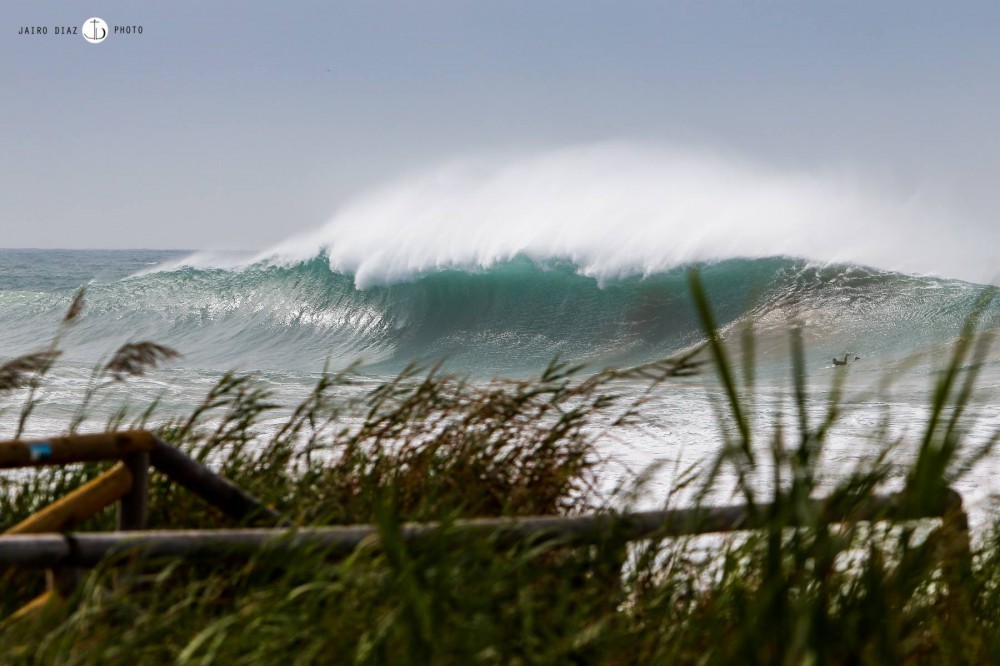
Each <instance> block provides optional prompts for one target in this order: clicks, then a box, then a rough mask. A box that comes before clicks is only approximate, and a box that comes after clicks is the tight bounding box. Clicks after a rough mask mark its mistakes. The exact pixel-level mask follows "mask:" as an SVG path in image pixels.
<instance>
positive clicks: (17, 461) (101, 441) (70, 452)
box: [0, 430, 153, 468]
mask: <svg viewBox="0 0 1000 666" xmlns="http://www.w3.org/2000/svg"><path fill="white" fill-rule="evenodd" d="M152 448H153V435H152V434H151V433H149V432H146V431H145V430H129V431H122V432H109V433H99V434H93V435H69V436H66V437H52V438H50V439H40V440H31V441H21V440H14V441H10V442H0V468H12V467H40V466H42V465H63V464H66V463H78V462H92V461H96V460H120V459H122V458H124V457H126V456H128V455H129V454H132V453H140V452H143V451H149V450H150V449H152Z"/></svg>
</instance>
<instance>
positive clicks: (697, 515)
mask: <svg viewBox="0 0 1000 666" xmlns="http://www.w3.org/2000/svg"><path fill="white" fill-rule="evenodd" d="M956 507H957V508H958V510H959V511H960V510H961V498H960V497H959V496H958V494H957V493H954V492H951V493H950V494H949V496H948V501H947V502H946V503H945V506H942V507H941V510H940V511H935V512H920V513H915V512H913V511H911V510H909V509H908V508H907V507H906V506H905V505H904V504H903V503H902V501H901V497H900V496H899V495H881V496H874V497H872V498H870V499H869V500H868V501H866V502H864V503H863V504H861V505H857V506H853V507H851V508H850V509H849V510H847V511H838V510H836V509H835V508H834V507H830V506H827V505H826V504H824V503H823V502H822V501H821V500H815V501H814V502H813V506H812V507H811V508H812V510H814V511H816V512H817V513H816V515H819V516H821V517H822V520H823V521H825V522H829V523H844V522H866V521H880V520H910V519H917V518H931V517H938V518H947V517H948V516H949V513H951V512H954V510H955V509H956ZM772 509H773V507H771V506H770V505H757V506H756V507H755V509H754V510H753V511H751V510H750V509H748V508H747V507H745V506H726V507H714V508H705V509H675V510H667V511H644V512H636V513H625V514H614V513H607V514H598V515H589V516H536V517H526V518H494V519H473V520H459V521H455V522H454V523H452V524H450V525H447V526H442V525H440V524H438V523H408V524H404V525H402V526H400V537H401V538H402V540H403V541H405V542H419V541H420V540H421V539H424V538H428V537H431V536H434V535H435V534H437V533H439V532H440V531H441V530H443V529H445V530H448V531H450V532H452V533H455V534H459V535H466V536H474V537H488V538H493V539H495V540H496V541H497V542H499V543H503V544H508V543H515V542H520V541H532V542H538V541H551V540H555V541H559V542H561V543H566V544H574V545H581V544H588V543H598V542H601V541H605V540H612V541H616V542H627V541H634V540H637V539H644V538H651V537H680V536H690V535H697V534H709V533H717V532H731V531H736V530H750V529H756V528H760V527H764V526H765V525H767V524H768V523H767V522H766V519H765V518H764V516H766V515H769V512H770V511H772ZM956 515H958V514H956ZM962 515H964V514H962ZM785 524H786V525H787V526H788V527H794V526H795V525H794V522H792V521H789V522H787V523H785ZM964 529H967V526H965V525H959V530H960V531H961V530H964ZM377 537H378V529H377V528H376V527H375V526H373V525H350V526H343V527H301V528H257V529H224V530H161V531H145V532H142V531H140V532H116V533H77V534H65V535H60V534H38V535H19V536H4V537H0V564H17V565H22V566H46V567H50V566H93V565H95V564H97V563H98V562H99V561H101V560H102V559H104V558H105V557H108V556H111V555H115V554H121V553H126V552H127V553H129V554H133V555H142V556H147V557H212V558H218V557H241V558H245V557H249V556H252V555H253V554H255V553H257V552H259V551H261V550H262V549H267V550H269V551H271V552H278V553H281V552H291V551H294V550H297V549H301V548H314V549H322V550H324V551H325V552H327V553H328V554H329V555H330V556H331V557H337V556H341V557H342V556H346V555H349V554H350V553H351V552H353V551H354V549H355V548H357V547H358V546H360V545H361V544H362V543H364V542H374V541H375V540H376V539H377Z"/></svg>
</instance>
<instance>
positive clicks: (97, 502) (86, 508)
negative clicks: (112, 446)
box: [4, 463, 132, 535]
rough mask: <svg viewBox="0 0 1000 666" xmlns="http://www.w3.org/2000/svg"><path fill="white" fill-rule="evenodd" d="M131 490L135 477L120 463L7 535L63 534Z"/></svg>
mask: <svg viewBox="0 0 1000 666" xmlns="http://www.w3.org/2000/svg"><path fill="white" fill-rule="evenodd" d="M131 489H132V473H131V472H130V471H129V469H128V468H127V467H125V465H122V464H121V463H119V464H117V465H115V466H114V467H112V468H111V469H109V470H108V471H107V472H105V473H104V474H101V475H100V476H99V477H97V478H95V479H91V480H90V481H88V482H87V483H85V484H83V485H82V486H80V487H79V488H77V489H76V490H74V491H73V492H71V493H69V494H68V495H66V496H65V497H62V498H60V499H58V500H56V501H55V502H53V503H52V504H49V505H48V506H46V507H45V508H44V509H42V510H41V511H38V512H37V513H34V514H32V515H30V516H28V517H27V518H25V519H24V520H22V521H21V522H20V523H18V524H17V525H15V526H13V527H11V528H10V529H9V530H7V531H6V532H4V535H12V534H38V533H41V532H64V531H66V530H69V529H71V528H72V527H73V526H74V525H76V524H78V523H80V522H82V521H83V520H86V519H87V518H90V517H91V516H93V515H95V514H96V513H98V512H99V511H100V510H101V509H103V508H104V507H106V506H108V505H109V504H112V503H114V502H116V501H118V500H119V499H121V498H122V497H123V496H125V495H126V494H127V493H128V492H129V491H130V490H131Z"/></svg>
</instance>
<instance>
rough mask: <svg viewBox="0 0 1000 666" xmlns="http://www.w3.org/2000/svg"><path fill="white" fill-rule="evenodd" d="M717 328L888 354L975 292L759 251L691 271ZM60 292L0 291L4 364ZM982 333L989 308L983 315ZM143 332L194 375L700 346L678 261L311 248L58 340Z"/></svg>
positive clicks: (190, 274) (603, 359) (931, 330)
mask: <svg viewBox="0 0 1000 666" xmlns="http://www.w3.org/2000/svg"><path fill="white" fill-rule="evenodd" d="M701 270H702V275H703V278H704V281H705V283H706V286H707V289H708V291H709V294H710V297H711V299H712V303H713V306H714V308H715V311H716V316H717V318H718V321H719V323H720V325H722V326H723V327H727V328H729V329H732V328H734V327H738V326H740V325H742V323H744V322H748V321H752V322H753V325H754V328H755V330H756V332H757V334H758V335H759V336H760V338H761V339H762V340H763V341H764V343H765V344H762V346H761V349H762V350H763V353H764V354H765V356H766V353H767V350H768V346H767V344H766V341H767V340H769V339H773V340H781V339H785V337H786V335H787V331H788V330H789V329H790V328H792V327H795V326H800V327H802V328H803V329H804V330H805V331H806V334H807V339H808V340H809V341H810V349H811V354H812V358H813V359H814V360H815V362H816V363H828V359H829V357H830V356H831V355H832V354H833V353H838V354H839V353H844V352H845V351H851V352H855V353H859V354H861V355H862V356H864V357H866V358H871V357H875V358H879V357H881V358H890V357H893V358H897V357H900V356H904V355H906V354H909V353H911V352H914V351H920V350H926V349H928V348H929V347H930V346H932V345H933V344H936V343H940V342H942V341H946V340H948V339H950V338H951V337H953V336H954V335H956V334H957V333H958V331H959V330H960V327H961V325H962V322H963V321H964V320H965V318H966V317H967V316H968V315H969V313H970V312H971V311H972V309H973V306H974V303H975V300H976V298H977V296H978V294H980V293H981V292H982V290H983V289H984V287H982V286H980V285H975V284H971V283H966V282H962V281H957V280H945V279H941V278H934V277H920V276H910V275H905V274H900V273H893V272H888V271H881V270H876V269H871V268H862V267H858V266H854V265H849V264H816V263H812V262H808V261H805V260H801V259H792V258H786V257H770V258H759V259H728V260H724V261H717V262H710V263H706V264H703V265H702V269H701ZM71 293H72V292H71V291H70V290H68V289H54V290H46V291H29V290H6V291H0V345H3V349H4V350H5V355H13V354H16V353H22V352H24V351H28V350H30V349H33V348H35V347H37V346H38V345H39V343H40V341H42V340H45V339H47V336H48V335H51V334H52V333H53V332H54V329H55V327H56V325H57V324H58V321H59V318H60V314H61V312H62V310H63V309H64V308H65V307H66V305H67V304H68V302H69V298H70V296H71ZM986 319H987V325H994V324H995V323H996V322H997V321H998V310H997V308H996V307H993V308H992V309H990V310H989V311H988V312H987V313H986ZM141 338H151V339H155V340H157V341H160V342H163V343H166V344H169V345H171V346H173V347H175V348H177V349H179V350H180V351H182V352H183V353H184V354H185V361H184V364H185V365H186V366H190V367H201V368H206V369H228V368H241V369H274V370H294V371H306V372H308V371H316V370H319V369H320V368H321V367H322V366H323V364H324V363H325V362H326V361H327V360H329V361H330V362H331V363H332V365H334V366H343V365H346V364H347V363H350V362H353V361H361V362H363V363H365V364H366V365H367V367H368V368H370V369H372V370H373V371H377V370H379V369H385V370H392V369H396V368H398V367H400V366H402V365H404V364H406V363H408V362H410V361H412V360H414V359H425V360H433V359H439V358H447V359H449V362H450V363H452V364H453V365H454V366H456V367H461V368H465V369H468V370H471V371H475V372H483V373H488V374H489V373H519V372H527V371H533V370H535V369H537V368H538V367H540V366H541V365H544V364H545V363H547V362H549V361H550V360H551V359H552V358H553V357H554V356H555V355H560V356H561V357H563V358H566V359H571V360H574V361H582V362H587V363H590V364H592V365H597V366H600V365H608V364H627V363H634V362H640V361H643V360H648V359H652V358H657V357H661V356H663V355H666V354H670V353H672V352H676V351H677V350H680V349H684V348H686V347H688V346H690V345H692V344H695V343H697V342H698V341H699V340H700V339H701V329H700V326H699V324H698V322H697V319H696V316H695V312H694V308H693V306H692V303H691V300H690V295H689V289H688V284H687V266H678V267H675V268H672V269H668V270H665V271H661V272H655V273H652V274H648V275H633V276H628V277H622V278H618V279H610V280H605V281H604V282H603V283H600V282H599V281H598V280H597V279H596V278H594V277H590V276H588V275H585V274H583V271H581V269H580V267H579V266H576V265H574V264H572V263H569V262H566V261H563V260H558V259H553V260H550V261H541V262H540V261H537V260H534V259H530V258H528V257H514V258H512V259H511V260H509V261H505V262H499V263H494V264H493V265H491V266H489V267H487V268H475V267H472V268H466V269H461V270H460V269H457V268H444V269H440V270H435V271H428V272H424V273H422V274H420V275H419V276H417V277H414V278H413V279H411V280H409V281H406V282H397V283H393V284H383V285H375V286H369V287H367V288H359V287H358V286H357V276H356V275H355V274H351V273H341V272H337V271H335V270H332V269H331V267H330V257H329V256H328V255H327V254H325V253H321V254H317V255H316V256H314V257H312V258H310V259H308V260H306V261H301V262H298V263H288V264H283V265H279V264H275V263H273V262H268V261H262V262H258V263H255V264H250V265H242V266H238V267H230V268H194V267H190V266H178V267H175V268H173V269H170V270H157V271H154V272H146V273H144V274H138V275H133V276H130V277H127V278H124V279H117V280H111V281H106V282H94V283H92V284H91V285H90V286H89V288H88V304H87V309H86V311H85V314H84V316H83V317H82V318H81V320H80V322H79V323H78V324H77V325H76V326H75V327H74V329H73V330H72V331H71V332H70V334H69V335H68V336H67V337H66V338H65V345H66V346H67V348H68V352H69V355H70V357H71V358H76V359H79V360H80V361H81V362H83V361H86V362H93V360H96V359H97V358H99V357H100V355H101V354H106V353H107V352H109V351H110V350H111V349H113V348H114V346H115V345H117V344H120V343H121V342H124V341H126V340H135V339H141Z"/></svg>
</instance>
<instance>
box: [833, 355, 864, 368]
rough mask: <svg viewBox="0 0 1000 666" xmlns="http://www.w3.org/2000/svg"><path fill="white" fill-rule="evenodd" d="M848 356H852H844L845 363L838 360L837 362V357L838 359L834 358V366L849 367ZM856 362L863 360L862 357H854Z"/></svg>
mask: <svg viewBox="0 0 1000 666" xmlns="http://www.w3.org/2000/svg"><path fill="white" fill-rule="evenodd" d="M848 356H850V354H844V360H843V361H838V360H837V357H836V356H834V357H833V364H834V365H847V357H848ZM854 360H855V361H860V360H861V357H860V356H855V357H854Z"/></svg>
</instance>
